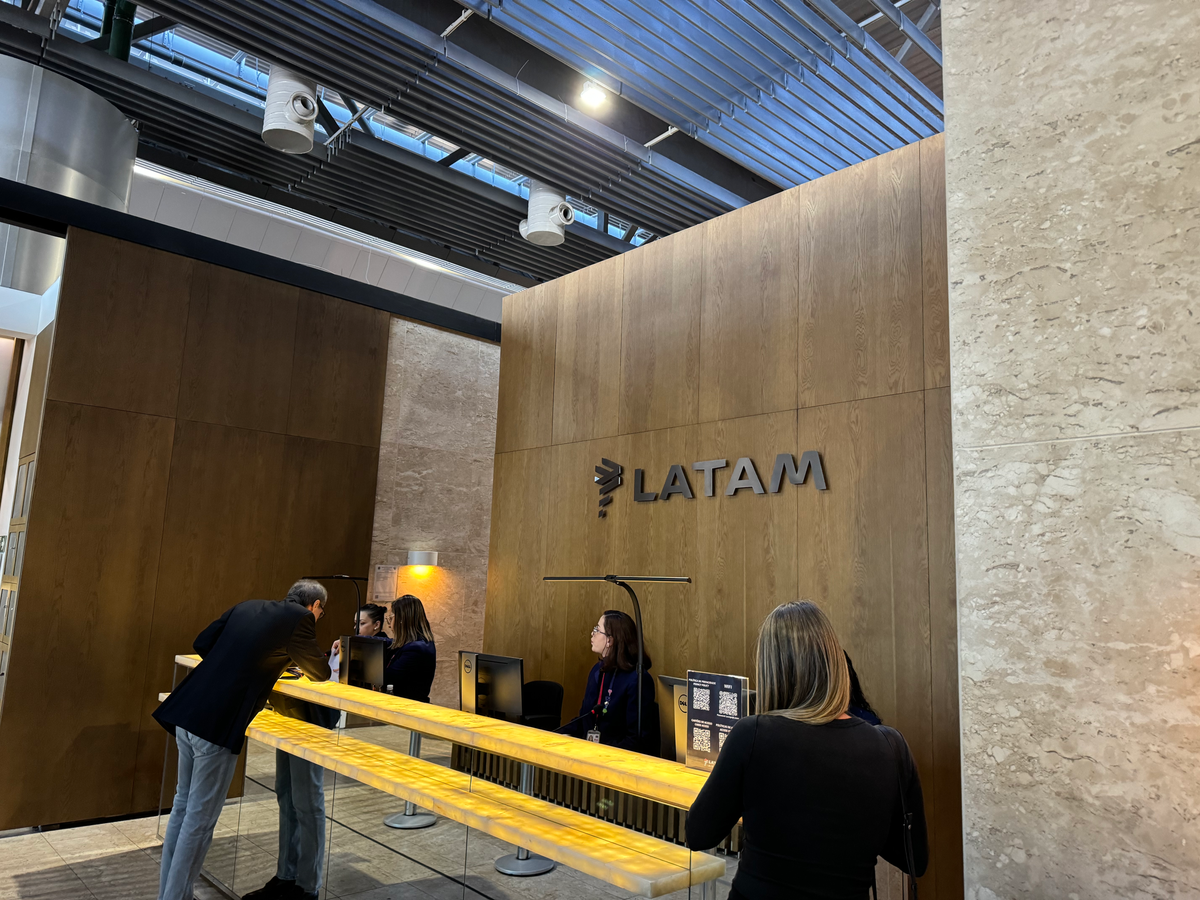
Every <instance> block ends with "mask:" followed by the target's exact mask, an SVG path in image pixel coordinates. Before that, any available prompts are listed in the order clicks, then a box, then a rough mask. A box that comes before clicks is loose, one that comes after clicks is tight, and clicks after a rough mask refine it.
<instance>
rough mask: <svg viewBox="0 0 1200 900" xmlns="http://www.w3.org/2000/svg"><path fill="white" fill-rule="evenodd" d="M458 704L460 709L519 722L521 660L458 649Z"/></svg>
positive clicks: (522, 673) (523, 676) (522, 668)
mask: <svg viewBox="0 0 1200 900" xmlns="http://www.w3.org/2000/svg"><path fill="white" fill-rule="evenodd" d="M458 673H459V681H458V684H459V708H461V709H462V711H463V712H470V713H475V714H476V715H479V716H490V717H491V718H493V719H503V720H504V721H506V722H515V723H519V722H520V721H521V714H522V712H523V709H522V705H521V686H522V685H523V684H524V683H525V661H524V660H523V659H520V658H519V657H515V656H492V655H491V654H487V653H473V652H471V651H469V650H459V651H458Z"/></svg>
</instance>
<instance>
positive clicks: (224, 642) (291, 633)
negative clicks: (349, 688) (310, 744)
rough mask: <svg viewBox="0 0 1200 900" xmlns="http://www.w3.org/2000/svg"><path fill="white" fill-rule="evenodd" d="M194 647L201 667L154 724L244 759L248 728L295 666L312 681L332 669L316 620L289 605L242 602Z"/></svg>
mask: <svg viewBox="0 0 1200 900" xmlns="http://www.w3.org/2000/svg"><path fill="white" fill-rule="evenodd" d="M192 648H193V649H194V650H195V651H196V652H197V653H198V654H200V656H201V658H202V660H203V661H202V662H201V663H200V665H198V666H197V667H196V668H195V669H193V670H192V671H191V672H190V673H188V676H187V678H185V679H183V681H182V682H181V683H180V684H179V685H178V687H176V688H175V690H173V691H172V692H171V696H169V697H168V698H167V699H166V700H164V701H163V702H162V703H161V704H160V705H159V707H158V709H156V710H155V711H154V718H155V719H157V720H158V723H159V724H160V725H162V726H163V728H165V729H167V731H169V732H170V733H171V734H174V733H175V727H176V726H179V727H180V728H183V729H184V730H185V731H190V732H191V733H192V734H194V735H195V736H196V737H198V738H202V739H203V740H206V741H209V742H210V743H213V744H217V745H218V746H221V747H226V748H228V749H229V750H232V751H233V752H234V753H239V752H241V749H242V743H243V742H244V741H245V739H246V727H247V726H248V725H249V724H250V720H251V719H253V718H254V717H255V716H256V715H258V713H259V712H260V711H261V710H262V708H263V707H264V706H266V704H267V697H268V696H269V695H270V693H271V688H273V687H274V686H275V682H276V681H278V680H279V676H280V675H281V674H283V670H284V669H285V668H287V666H288V664H289V663H291V662H294V663H295V664H296V665H298V666H299V667H300V670H301V671H302V672H304V674H305V675H307V676H308V677H309V678H311V679H313V680H314V681H328V680H329V663H328V662H327V661H326V659H325V654H324V653H323V652H322V650H321V648H320V647H319V646H318V645H317V620H316V618H315V617H314V616H313V614H312V613H311V612H309V611H308V610H307V609H305V608H304V607H303V606H301V605H300V604H299V603H294V602H292V601H290V600H247V601H245V602H244V603H239V604H238V605H237V606H234V607H232V608H231V609H228V610H226V612H225V614H224V615H222V616H221V618H219V619H217V620H216V621H215V622H213V623H212V624H211V625H209V626H208V627H207V628H205V629H204V630H203V631H202V632H200V635H199V636H198V637H197V638H196V640H195V642H194V643H193V644H192Z"/></svg>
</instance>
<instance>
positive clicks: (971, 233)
mask: <svg viewBox="0 0 1200 900" xmlns="http://www.w3.org/2000/svg"><path fill="white" fill-rule="evenodd" d="M943 20H944V21H943V34H944V36H945V38H944V39H945V45H946V61H947V68H946V73H945V92H946V105H947V122H948V131H947V138H946V151H947V165H946V170H947V205H948V213H949V215H948V226H949V235H950V245H949V246H950V253H949V264H950V283H951V287H950V329H951V371H952V376H951V377H952V402H953V424H954V427H953V431H954V443H955V453H954V463H955V481H956V527H957V563H958V579H959V582H958V596H959V641H960V644H959V646H960V662H961V692H962V693H961V703H962V748H963V803H964V814H965V820H964V829H965V841H966V887H967V896H968V897H969V898H974V900H993V898H997V897H1000V898H1006V900H1007V898H1016V897H1036V898H1041V897H1045V898H1064V900H1068V898H1085V900H1092V898H1102V897H1114V898H1116V897H1121V898H1132V897H1148V898H1149V897H1200V866H1198V865H1197V861H1198V860H1200V41H1198V40H1197V37H1196V36H1197V34H1198V33H1200V4H1197V3H1194V2H1177V0H1145V2H1140V3H1128V2H1120V0H1117V2H1113V3H1094V2H1084V0H1068V2H1064V3H1046V2H1044V0H1006V2H1004V3H985V2H978V0H970V2H963V0H953V2H949V3H947V4H946V6H945V9H944V12H943Z"/></svg>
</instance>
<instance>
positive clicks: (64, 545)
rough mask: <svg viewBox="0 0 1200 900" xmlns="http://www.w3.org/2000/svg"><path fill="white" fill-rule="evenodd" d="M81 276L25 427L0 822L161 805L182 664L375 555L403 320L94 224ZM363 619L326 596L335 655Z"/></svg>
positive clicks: (38, 352)
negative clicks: (344, 634) (163, 722)
mask: <svg viewBox="0 0 1200 900" xmlns="http://www.w3.org/2000/svg"><path fill="white" fill-rule="evenodd" d="M67 272H68V276H69V277H65V278H64V283H63V287H62V291H61V292H60V296H59V306H58V319H57V323H56V324H55V326H54V327H53V328H49V327H48V328H47V330H46V332H44V333H43V334H42V335H39V337H38V339H37V343H36V346H35V350H34V357H35V365H34V373H33V376H34V381H35V383H34V384H33V386H32V387H31V401H30V409H29V416H28V420H27V426H26V429H25V433H24V441H25V442H27V444H28V447H29V453H32V452H33V450H34V448H35V447H37V448H38V459H37V466H36V476H35V485H34V490H33V499H32V512H31V520H30V526H29V531H28V538H27V545H28V549H27V550H26V556H25V570H24V576H23V584H22V589H21V598H20V605H19V608H18V613H17V623H16V632H15V635H14V637H15V638H16V640H15V641H14V644H13V649H14V657H13V663H14V667H13V668H10V670H9V671H10V677H9V679H8V681H7V684H6V685H5V694H4V703H5V705H4V708H3V710H2V711H0V715H2V717H0V796H4V797H5V800H6V802H5V803H0V829H2V828H8V827H19V826H27V825H45V824H55V823H60V822H69V821H78V820H80V819H87V818H93V817H107V816H119V815H128V814H130V813H136V812H145V811H148V810H150V809H153V808H155V807H157V805H158V798H159V780H160V777H161V772H162V761H163V746H164V743H163V742H164V739H165V732H163V731H162V729H161V728H160V727H159V725H158V724H157V723H155V722H154V721H153V720H152V719H151V718H150V713H151V712H152V711H153V709H154V708H155V706H156V705H157V694H158V692H159V691H160V690H162V689H164V688H167V687H169V686H170V683H171V676H172V671H171V660H172V658H173V657H174V655H175V654H176V653H180V652H186V651H188V650H189V649H190V647H191V644H192V640H193V639H194V638H195V636H196V634H198V633H199V631H200V630H201V629H202V628H203V627H204V626H205V625H207V624H208V623H209V622H210V621H212V620H213V619H215V618H216V617H217V616H219V615H220V614H221V612H223V611H224V610H225V609H227V608H228V607H229V606H232V605H233V604H234V603H238V602H240V601H242V600H245V599H248V598H251V597H254V596H259V597H266V598H280V597H282V596H283V595H284V593H285V592H286V590H287V587H288V586H289V585H290V584H291V583H292V581H294V580H295V579H296V578H298V577H301V576H304V575H313V574H331V573H345V574H353V575H366V574H367V567H368V563H369V555H370V543H371V527H372V522H373V509H374V501H375V478H376V469H377V457H378V440H379V431H380V421H381V417H382V406H383V384H384V377H385V372H386V353H387V337H388V330H389V317H388V316H387V314H386V313H383V312H381V311H378V310H374V309H368V308H365V307H358V306H355V305H354V304H350V303H347V302H344V301H340V300H333V299H331V298H328V297H322V296H318V295H314V294H309V293H304V294H303V295H302V292H299V291H297V290H296V289H295V288H290V287H281V286H279V285H276V284H273V283H271V282H267V281H262V280H258V279H252V278H248V277H247V276H244V275H240V274H236V273H231V272H227V271H224V270H221V269H218V268H216V267H213V266H210V265H208V264H201V263H192V262H191V261H189V260H183V259H181V258H180V257H177V256H174V255H172V254H168V253H164V252H161V251H154V250H149V249H147V248H141V247H131V246H129V245H126V244H123V243H122V242H119V241H111V240H109V239H107V238H100V237H97V236H95V235H89V234H86V233H83V232H76V231H72V233H71V240H70V242H69V244H68V251H67ZM185 332H186V333H185ZM52 340H53V346H52V343H51V342H52ZM185 348H186V350H185ZM39 374H40V376H41V380H40V381H39V380H38V377H39ZM47 382H48V384H49V393H50V395H51V396H50V399H49V400H48V401H47V403H46V422H45V426H44V427H43V428H42V429H41V431H40V432H39V429H38V428H37V427H36V423H37V419H38V415H39V413H40V410H41V394H40V393H39V388H38V385H39V384H42V385H45V384H46V383H47ZM56 390H57V392H58V393H57V394H55V391H56ZM62 396H73V397H74V396H77V397H80V398H82V401H81V402H79V403H68V402H66V401H64V400H62V399H61V397H62ZM56 398H57V399H56ZM146 409H153V410H157V411H161V412H162V413H163V415H161V416H151V415H146V414H145V410H146ZM289 412H290V419H289ZM177 415H178V416H179V418H178V419H177V418H176V416H177ZM196 419H201V420H203V419H212V420H215V421H213V422H205V421H195V420H196ZM234 426H238V427H234ZM289 427H290V428H291V429H292V430H293V431H302V432H307V433H311V434H316V435H320V438H317V437H309V436H302V435H295V434H292V435H289V434H285V433H283V432H285V431H286V430H288V429H289ZM39 433H40V439H41V440H40V446H39V444H38V439H39ZM25 455H28V454H25ZM160 548H161V555H160ZM353 608H354V589H353V587H351V586H350V585H348V584H346V583H342V584H338V585H334V586H331V587H330V616H329V617H327V618H326V619H324V620H323V623H322V625H321V626H320V627H319V629H318V631H319V634H320V636H321V640H322V642H323V643H328V642H330V641H331V640H332V637H333V634H334V633H335V632H340V631H341V630H344V627H345V623H346V622H347V621H349V618H350V615H351V610H352V609H353ZM47 622H49V623H52V624H51V625H50V626H47V625H46V623H47ZM47 772H52V773H53V776H52V777H47V776H46V773H47ZM9 797H14V798H17V799H16V800H15V801H14V802H13V803H8V802H7V800H8V798H9ZM168 799H169V798H168Z"/></svg>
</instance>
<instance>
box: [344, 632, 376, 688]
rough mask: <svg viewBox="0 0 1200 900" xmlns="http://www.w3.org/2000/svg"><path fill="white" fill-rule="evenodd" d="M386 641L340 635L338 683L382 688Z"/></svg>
mask: <svg viewBox="0 0 1200 900" xmlns="http://www.w3.org/2000/svg"><path fill="white" fill-rule="evenodd" d="M386 648H387V641H381V640H379V639H378V638H373V637H363V636H360V635H350V634H344V635H342V664H341V668H340V669H339V670H338V681H340V682H341V683H342V684H349V685H352V686H353V687H361V688H381V687H383V670H384V665H383V657H384V650H385V649H386Z"/></svg>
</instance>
